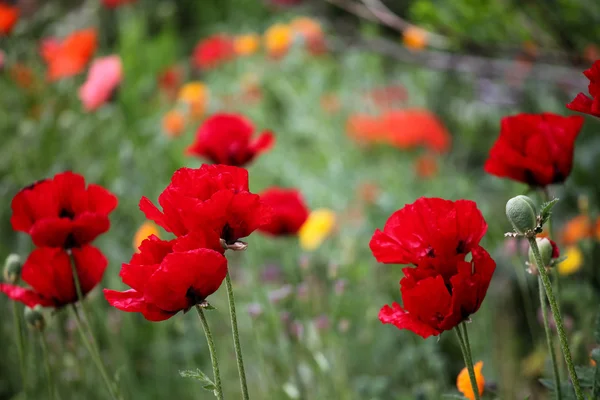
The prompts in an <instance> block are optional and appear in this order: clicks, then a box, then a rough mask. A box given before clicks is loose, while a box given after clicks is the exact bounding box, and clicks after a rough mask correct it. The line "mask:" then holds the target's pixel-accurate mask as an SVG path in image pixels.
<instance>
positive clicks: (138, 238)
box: [133, 222, 160, 251]
mask: <svg viewBox="0 0 600 400" xmlns="http://www.w3.org/2000/svg"><path fill="white" fill-rule="evenodd" d="M151 235H154V236H156V237H160V235H159V232H158V228H157V227H156V225H154V224H153V223H152V222H144V223H143V224H142V225H140V227H139V228H138V230H137V232H136V233H135V235H134V236H133V249H134V250H136V251H137V250H138V248H139V247H140V245H141V244H142V242H143V241H144V240H146V239H148V237H150V236H151Z"/></svg>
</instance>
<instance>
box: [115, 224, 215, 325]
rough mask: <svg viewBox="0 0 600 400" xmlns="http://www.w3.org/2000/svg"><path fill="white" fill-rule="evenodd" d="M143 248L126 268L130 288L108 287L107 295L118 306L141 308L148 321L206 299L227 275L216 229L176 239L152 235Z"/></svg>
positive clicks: (125, 278)
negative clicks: (121, 290)
mask: <svg viewBox="0 0 600 400" xmlns="http://www.w3.org/2000/svg"><path fill="white" fill-rule="evenodd" d="M139 250H140V252H139V253H136V254H134V255H133V257H132V258H131V261H130V262H129V264H123V266H122V267H121V273H120V276H121V278H122V279H123V283H125V284H127V285H129V286H130V287H131V289H130V290H127V291H124V292H117V291H114V290H109V289H104V296H105V297H106V300H107V301H108V302H109V303H110V304H111V305H112V306H113V307H116V308H118V309H120V310H123V311H127V312H139V313H141V314H142V315H143V316H144V318H146V319H147V320H149V321H163V320H166V319H169V318H171V317H172V316H173V315H175V314H177V313H178V312H179V311H184V312H185V311H187V310H189V309H190V308H191V307H193V306H194V305H196V304H200V303H202V302H203V301H204V300H205V299H206V298H207V297H208V296H210V295H211V294H213V293H214V292H215V291H216V290H217V289H218V288H219V287H220V286H221V283H222V282H223V279H225V275H226V274H227V259H226V258H225V257H224V256H223V255H222V254H221V253H220V252H219V251H221V252H222V251H223V249H222V248H221V247H220V243H219V237H218V235H216V234H215V233H214V232H210V231H207V232H194V233H192V234H189V235H187V236H183V237H181V238H178V239H175V240H171V241H165V240H160V239H159V238H157V237H156V236H154V235H152V236H150V237H149V238H148V239H146V240H144V241H143V242H142V244H141V245H140V247H139ZM217 250H219V251H217Z"/></svg>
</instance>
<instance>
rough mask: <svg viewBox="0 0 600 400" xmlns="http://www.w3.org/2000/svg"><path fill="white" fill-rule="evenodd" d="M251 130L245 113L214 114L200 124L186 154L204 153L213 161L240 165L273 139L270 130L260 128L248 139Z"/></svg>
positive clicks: (253, 156)
mask: <svg viewBox="0 0 600 400" xmlns="http://www.w3.org/2000/svg"><path fill="white" fill-rule="evenodd" d="M253 133H254V126H253V125H252V122H250V121H249V120H248V119H246V118H245V117H243V116H241V115H237V114H224V113H222V114H215V115H213V116H211V117H210V118H208V119H207V120H206V121H204V123H202V125H200V128H198V131H197V133H196V140H195V142H194V143H193V144H192V145H191V146H190V147H188V149H187V154H191V155H196V156H199V157H205V158H207V159H209V160H210V161H212V162H213V163H216V164H225V165H233V166H238V167H240V166H243V165H245V164H247V163H249V162H250V161H252V160H253V159H254V158H255V157H256V156H257V155H259V154H260V153H262V152H264V151H267V150H269V149H270V148H271V147H272V146H273V143H274V141H275V138H274V137H273V134H272V133H271V132H269V131H264V132H262V133H261V134H260V136H258V137H257V138H256V139H254V140H253V141H251V140H250V139H251V137H252V134H253Z"/></svg>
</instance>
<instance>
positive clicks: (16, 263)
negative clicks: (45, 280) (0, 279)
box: [4, 254, 23, 283]
mask: <svg viewBox="0 0 600 400" xmlns="http://www.w3.org/2000/svg"><path fill="white" fill-rule="evenodd" d="M22 266H23V265H22V263H21V257H19V256H18V255H17V254H10V255H9V256H8V257H6V261H4V281H5V282H7V283H17V281H18V280H19V278H20V277H21V267H22Z"/></svg>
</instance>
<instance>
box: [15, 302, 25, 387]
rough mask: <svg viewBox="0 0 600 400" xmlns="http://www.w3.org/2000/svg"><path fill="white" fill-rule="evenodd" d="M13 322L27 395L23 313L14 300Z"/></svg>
mask: <svg viewBox="0 0 600 400" xmlns="http://www.w3.org/2000/svg"><path fill="white" fill-rule="evenodd" d="M12 303H13V304H12V309H13V317H14V318H13V319H14V321H13V323H14V324H15V341H16V342H17V351H18V353H19V369H20V371H21V382H22V385H23V393H25V397H27V370H26V368H25V341H24V340H23V321H22V319H23V313H22V312H19V304H18V303H17V302H16V301H13V302H12Z"/></svg>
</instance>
